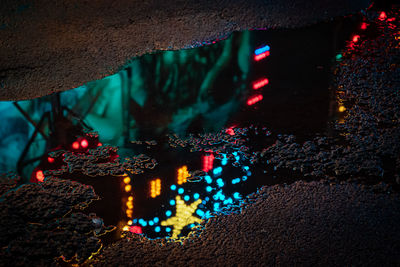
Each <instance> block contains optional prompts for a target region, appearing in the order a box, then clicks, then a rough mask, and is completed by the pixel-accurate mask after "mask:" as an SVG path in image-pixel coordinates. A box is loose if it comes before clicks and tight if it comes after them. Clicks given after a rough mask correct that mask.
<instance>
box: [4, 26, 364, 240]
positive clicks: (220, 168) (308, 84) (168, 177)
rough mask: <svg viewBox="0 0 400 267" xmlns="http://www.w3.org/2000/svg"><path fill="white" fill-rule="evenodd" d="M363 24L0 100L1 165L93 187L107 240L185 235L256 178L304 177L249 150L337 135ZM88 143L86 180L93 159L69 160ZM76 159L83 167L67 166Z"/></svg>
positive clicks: (274, 38)
mask: <svg viewBox="0 0 400 267" xmlns="http://www.w3.org/2000/svg"><path fill="white" fill-rule="evenodd" d="M359 26H360V22H359V20H358V19H356V18H346V19H341V20H335V21H332V22H329V23H322V24H318V25H315V26H312V27H307V28H301V29H297V30H274V31H246V32H240V33H239V32H237V33H234V34H233V35H232V36H230V37H229V38H227V39H226V40H223V41H220V42H217V43H215V44H212V45H209V46H204V47H200V48H196V49H190V50H181V51H166V52H161V53H157V54H151V55H145V56H143V57H141V58H138V59H135V60H133V61H132V62H130V63H129V64H128V65H127V67H126V68H125V69H124V70H122V71H120V72H119V73H117V74H115V75H113V76H110V77H107V78H105V79H103V80H100V81H95V82H91V83H89V84H87V85H85V86H82V87H80V88H76V89H74V90H70V91H67V92H64V93H61V94H60V95H53V96H47V97H44V98H40V99H34V100H30V101H21V102H18V103H11V102H3V103H1V105H0V110H1V114H2V115H1V116H2V120H3V122H4V125H5V127H3V129H2V130H1V135H0V136H2V141H1V143H2V145H1V147H2V149H1V151H0V157H1V158H2V160H1V168H2V169H3V170H4V171H10V170H16V171H18V172H19V173H20V174H21V175H22V176H23V177H24V179H25V181H28V180H30V181H35V182H37V181H38V180H43V179H44V177H45V176H46V175H49V173H52V174H53V175H55V176H60V177H63V178H69V179H72V180H77V181H80V182H82V183H85V184H90V185H93V186H94V188H95V191H96V193H97V194H98V195H99V196H101V198H102V199H101V200H99V201H96V202H95V203H93V204H92V205H91V206H90V207H89V208H88V209H87V211H88V212H95V213H96V214H97V215H98V216H99V217H101V218H103V219H104V222H105V223H106V224H107V225H110V224H112V225H116V226H117V227H118V231H114V232H113V233H110V234H108V235H106V236H105V237H104V238H103V241H105V242H106V243H107V242H111V241H113V240H115V239H118V238H120V235H121V232H122V231H131V232H135V233H144V234H145V235H146V236H148V237H150V238H159V237H174V238H175V237H178V236H182V235H185V234H187V233H188V232H189V231H190V229H191V228H192V227H195V226H196V225H198V223H199V222H200V221H201V220H203V219H207V218H209V217H211V216H212V215H213V214H214V213H218V212H224V210H226V209H229V207H230V206H232V205H238V204H239V202H240V199H241V198H242V197H243V196H246V195H248V194H250V193H252V192H255V191H256V190H257V188H259V187H261V186H262V185H272V184H281V183H291V182H293V181H295V180H297V179H305V178H304V177H303V176H302V175H301V174H300V173H299V172H297V171H296V170H277V169H276V167H274V166H269V165H268V164H265V162H258V161H257V159H258V158H257V155H258V154H257V153H260V152H261V151H262V149H263V148H266V147H268V146H270V145H272V144H273V143H274V142H275V140H276V139H277V137H279V136H278V134H279V135H282V134H293V135H296V138H297V141H298V142H299V143H300V144H301V143H302V142H304V141H305V140H309V139H310V138H311V139H312V138H314V137H315V136H319V135H322V134H325V135H331V134H332V133H333V131H332V129H331V128H330V122H332V121H333V120H335V119H339V120H340V119H341V118H343V115H342V114H343V112H344V111H345V110H344V109H345V107H344V104H343V105H341V104H339V111H340V112H337V110H338V106H337V104H336V98H335V96H334V91H333V90H330V88H329V86H330V85H331V82H332V81H331V78H332V77H331V75H332V68H333V64H334V63H335V60H340V58H341V56H340V55H341V54H340V53H341V51H342V50H343V49H344V48H345V46H346V42H347V40H349V39H350V38H351V35H352V33H353V31H354V30H355V29H356V28H357V27H359ZM340 106H342V108H341V107H340ZM35 127H36V128H35ZM35 129H36V130H35ZM92 132H96V133H98V136H97V134H95V133H92ZM50 133H52V134H50ZM208 133H210V134H208ZM190 134H193V136H192V137H188V136H189V135H190ZM31 136H33V138H32V140H31V142H29V145H28V146H26V144H27V143H28V140H29V138H31ZM188 138H189V139H188ZM285 138H286V137H285ZM204 140H207V141H204ZM203 141H204V142H203ZM105 144H109V145H111V146H118V148H119V149H118V151H113V150H112V148H111V147H110V148H109V150H108V147H107V146H105ZM88 149H93V151H94V150H96V151H97V152H96V153H97V154H96V153H93V154H92V157H94V158H95V159H94V160H93V161H91V163H90V164H92V165H91V167H90V168H91V171H92V172H93V173H92V174H93V175H90V173H82V169H79V168H81V167H79V166H80V165H79V164H83V165H82V166H86V167H87V165H85V164H89V163H87V161H85V160H86V159H83V158H84V157H82V158H79V157H78V158H73V157H74V154H75V155H80V154H81V155H87V154H88V152H87V151H88ZM60 150H62V151H61V152H56V151H60ZM11 151H13V152H11ZM67 151H72V152H73V153H70V154H71V157H68V160H70V162H69V161H68V160H66V157H65V154H64V153H66V152H67ZM49 152H53V153H52V154H49ZM102 153H103V154H102ZM104 153H106V154H107V153H108V154H107V155H105V154H104ZM140 154H144V155H146V156H147V157H142V158H140V160H139V161H140V162H141V163H140V164H142V163H143V164H142V165H143V166H142V167H140V168H139V167H138V166H139V165H135V166H136V167H137V168H136V167H132V166H133V165H129V164H128V163H126V164H127V165H124V166H125V167H126V166H128V165H129V166H131V167H126V168H122V169H118V168H120V165H118V164H120V163H121V164H123V162H127V161H126V160H124V159H125V158H130V162H131V163H132V161H135V160H136V163H137V160H138V159H137V158H135V159H132V157H134V156H137V155H140ZM93 155H95V156H93ZM99 155H103V156H99ZM152 159H154V162H153V161H152ZM72 161H74V162H75V163H76V162H80V161H81V163H79V164H78V165H76V166H78V167H76V168H77V169H76V171H75V172H73V173H68V169H67V168H72V167H71V166H72V165H73V164H72V163H71V162H72ZM83 161H85V162H86V163H82V162H83ZM89 161H90V160H89ZM17 162H18V163H17ZM16 163H17V164H16ZM67 163H68V164H67ZM131 163H130V164H131ZM136 163H135V164H136ZM71 164H72V165H71ZM107 164H108V165H107ZM113 164H114V165H113ZM132 164H133V163H132ZM137 164H139V163H137ZM146 164H149V165H146ZM151 164H153V165H151ZM62 166H64V168H65V169H62ZM86 167H84V168H86ZM104 168H106V169H107V168H108V171H107V172H104V173H101V175H98V174H99V173H98V171H100V170H101V169H104ZM135 168H136V169H135ZM57 169H58V170H59V171H58V172H54V171H53V172H49V170H57ZM69 170H71V169H69ZM121 170H122V172H121ZM138 170H140V171H138ZM46 171H47V172H46ZM142 171H143V172H142ZM92 176H95V177H92ZM317 178H318V177H314V178H307V179H317Z"/></svg>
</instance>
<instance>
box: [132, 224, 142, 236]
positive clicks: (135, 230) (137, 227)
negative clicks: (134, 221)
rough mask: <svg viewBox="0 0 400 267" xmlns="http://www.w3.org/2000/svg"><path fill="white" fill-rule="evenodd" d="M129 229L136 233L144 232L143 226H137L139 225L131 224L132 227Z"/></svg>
mask: <svg viewBox="0 0 400 267" xmlns="http://www.w3.org/2000/svg"><path fill="white" fill-rule="evenodd" d="M129 231H130V232H131V233H134V234H143V231H142V227H140V226H137V225H135V226H131V227H130V228H129Z"/></svg>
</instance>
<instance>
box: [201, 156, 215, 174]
mask: <svg viewBox="0 0 400 267" xmlns="http://www.w3.org/2000/svg"><path fill="white" fill-rule="evenodd" d="M214 158H215V157H214V155H213V154H210V155H206V156H203V171H205V172H208V171H209V170H212V169H213V165H214Z"/></svg>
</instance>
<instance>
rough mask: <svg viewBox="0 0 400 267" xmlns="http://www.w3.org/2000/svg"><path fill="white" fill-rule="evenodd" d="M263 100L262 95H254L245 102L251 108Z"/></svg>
mask: <svg viewBox="0 0 400 267" xmlns="http://www.w3.org/2000/svg"><path fill="white" fill-rule="evenodd" d="M262 99H263V96H262V95H255V96H253V97H251V98H250V99H249V100H247V105H249V106H251V105H254V104H255V103H257V102H260V101H261V100H262Z"/></svg>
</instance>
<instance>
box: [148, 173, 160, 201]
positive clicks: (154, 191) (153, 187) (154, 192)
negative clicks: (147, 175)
mask: <svg viewBox="0 0 400 267" xmlns="http://www.w3.org/2000/svg"><path fill="white" fill-rule="evenodd" d="M160 194H161V180H160V179H159V178H157V179H155V180H151V181H150V196H151V197H152V198H155V197H157V196H159V195H160Z"/></svg>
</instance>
